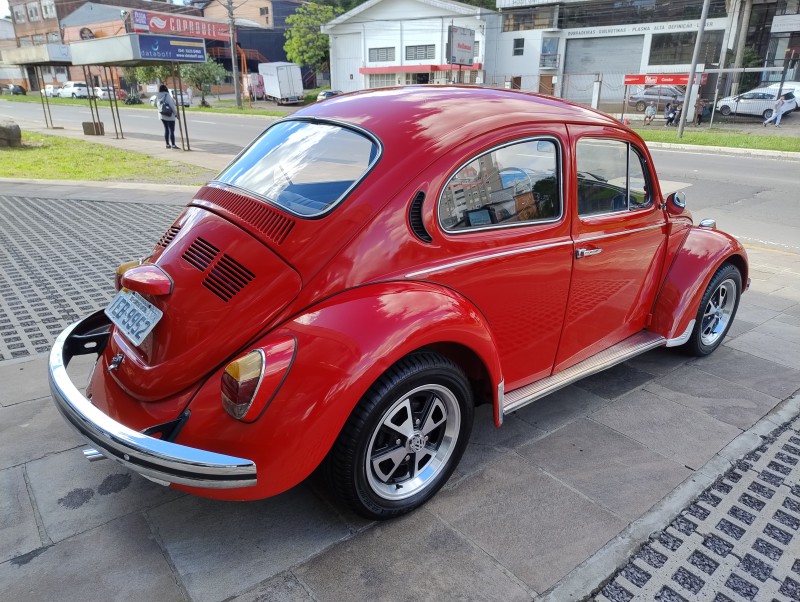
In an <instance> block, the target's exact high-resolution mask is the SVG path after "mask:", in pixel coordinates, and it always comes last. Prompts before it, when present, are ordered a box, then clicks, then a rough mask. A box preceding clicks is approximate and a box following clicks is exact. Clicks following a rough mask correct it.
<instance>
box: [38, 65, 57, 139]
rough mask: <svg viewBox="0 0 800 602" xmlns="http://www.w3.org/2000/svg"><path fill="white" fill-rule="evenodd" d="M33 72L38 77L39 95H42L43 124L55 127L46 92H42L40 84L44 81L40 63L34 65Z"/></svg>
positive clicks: (50, 127) (42, 88) (50, 128)
mask: <svg viewBox="0 0 800 602" xmlns="http://www.w3.org/2000/svg"><path fill="white" fill-rule="evenodd" d="M33 69H34V72H35V73H36V77H38V78H39V90H40V91H39V96H41V97H42V99H41V100H42V110H43V111H44V126H45V127H46V128H47V129H49V130H52V129H55V127H54V126H53V116H52V115H51V114H50V99H49V98H47V94H44V93H43V92H44V91H45V89H44V87H42V84H43V83H44V71H43V70H42V66H41V65H36V66H35V67H34V68H33Z"/></svg>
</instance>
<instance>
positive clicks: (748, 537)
mask: <svg viewBox="0 0 800 602" xmlns="http://www.w3.org/2000/svg"><path fill="white" fill-rule="evenodd" d="M798 428H800V419H797V418H796V419H794V421H792V422H791V423H789V424H787V425H784V426H783V427H782V428H780V429H777V430H776V431H775V432H773V433H772V434H771V436H770V438H769V439H768V440H766V441H765V444H764V445H762V446H761V447H760V448H759V449H757V450H756V451H754V452H752V453H750V454H748V455H747V456H745V458H744V459H742V460H739V461H738V462H737V463H736V465H735V466H734V467H732V468H731V469H730V470H729V471H728V472H727V473H726V474H725V475H723V476H722V477H720V478H719V479H718V480H717V481H716V482H715V483H714V484H713V485H712V486H711V487H710V488H709V489H707V490H706V491H704V492H703V493H702V494H701V495H700V496H698V498H697V499H696V500H695V501H694V502H693V503H692V504H690V505H689V507H687V508H685V509H684V510H683V511H682V512H681V514H680V516H678V517H677V518H676V519H675V520H674V521H673V522H672V523H671V524H670V525H669V526H668V527H667V528H666V529H664V530H663V531H661V532H658V533H655V534H653V535H652V536H651V537H650V540H649V541H648V542H647V543H646V544H645V545H644V546H642V547H641V548H640V549H639V551H638V552H637V553H636V554H635V555H634V556H633V557H631V559H630V560H629V561H628V564H626V565H625V566H624V567H623V568H622V569H620V570H619V571H618V572H617V573H616V574H615V575H614V576H613V578H612V579H611V580H610V581H608V582H607V583H606V584H605V585H604V586H603V587H602V588H601V589H600V592H599V593H598V594H597V595H596V596H595V597H594V598H593V600H594V602H629V601H631V600H635V601H644V600H648V601H649V600H654V601H667V600H669V601H680V600H690V601H692V602H706V601H707V602H726V601H727V602H744V601H748V600H753V601H773V600H781V601H783V600H786V601H790V600H791V601H800V532H799V531H800V432H798V430H797V429H798Z"/></svg>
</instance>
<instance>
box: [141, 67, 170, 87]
mask: <svg viewBox="0 0 800 602" xmlns="http://www.w3.org/2000/svg"><path fill="white" fill-rule="evenodd" d="M133 76H134V79H135V80H136V81H137V82H139V83H144V82H152V81H155V80H158V81H160V82H165V81H167V79H169V77H171V76H172V65H147V66H146V67H134V69H133Z"/></svg>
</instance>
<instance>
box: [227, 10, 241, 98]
mask: <svg viewBox="0 0 800 602" xmlns="http://www.w3.org/2000/svg"><path fill="white" fill-rule="evenodd" d="M228 27H230V30H231V31H230V34H231V35H230V45H231V72H232V75H233V93H234V94H235V95H236V108H237V109H241V108H242V92H241V87H240V82H239V74H238V71H239V70H238V68H237V66H236V20H235V18H234V16H233V0H228Z"/></svg>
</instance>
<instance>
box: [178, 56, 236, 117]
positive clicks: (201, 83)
mask: <svg viewBox="0 0 800 602" xmlns="http://www.w3.org/2000/svg"><path fill="white" fill-rule="evenodd" d="M227 74H228V72H227V71H226V70H225V67H223V66H222V65H220V64H219V63H218V62H217V61H215V60H214V59H212V58H211V57H208V60H207V61H206V62H205V63H189V64H185V65H182V66H181V79H182V80H184V81H187V82H189V84H190V85H191V86H193V87H195V88H197V89H198V90H200V106H201V107H204V106H206V85H211V84H218V83H220V82H221V81H222V80H223V79H224V78H225V76H226V75H227Z"/></svg>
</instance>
